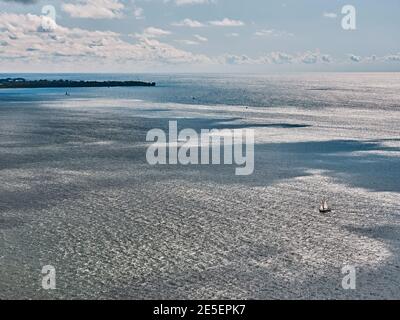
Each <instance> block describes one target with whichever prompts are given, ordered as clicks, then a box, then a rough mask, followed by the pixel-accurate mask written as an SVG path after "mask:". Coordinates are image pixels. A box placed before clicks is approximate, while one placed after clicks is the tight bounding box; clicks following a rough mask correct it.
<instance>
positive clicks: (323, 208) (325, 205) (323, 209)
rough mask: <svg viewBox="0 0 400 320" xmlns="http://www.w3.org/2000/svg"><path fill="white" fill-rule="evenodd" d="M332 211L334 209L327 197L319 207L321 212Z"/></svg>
mask: <svg viewBox="0 0 400 320" xmlns="http://www.w3.org/2000/svg"><path fill="white" fill-rule="evenodd" d="M331 211H332V209H331V208H330V207H329V205H328V201H326V200H325V199H324V200H322V202H321V206H320V207H319V212H321V213H328V212H331Z"/></svg>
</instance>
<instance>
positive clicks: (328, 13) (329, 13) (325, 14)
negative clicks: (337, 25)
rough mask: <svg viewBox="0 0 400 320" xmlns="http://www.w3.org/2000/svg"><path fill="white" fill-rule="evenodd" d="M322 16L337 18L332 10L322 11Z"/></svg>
mask: <svg viewBox="0 0 400 320" xmlns="http://www.w3.org/2000/svg"><path fill="white" fill-rule="evenodd" d="M322 16H323V17H324V18H330V19H336V18H337V14H336V13H334V12H324V13H323V14H322Z"/></svg>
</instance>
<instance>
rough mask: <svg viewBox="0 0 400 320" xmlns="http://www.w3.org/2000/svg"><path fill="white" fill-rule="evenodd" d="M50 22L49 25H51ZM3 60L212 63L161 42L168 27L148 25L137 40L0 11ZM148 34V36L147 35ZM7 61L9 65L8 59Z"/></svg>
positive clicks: (75, 63)
mask: <svg viewBox="0 0 400 320" xmlns="http://www.w3.org/2000/svg"><path fill="white" fill-rule="evenodd" d="M48 26H49V27H48ZM0 29H1V30H2V32H1V33H0V44H1V46H0V61H2V62H3V63H4V61H9V62H10V61H17V62H18V63H20V64H23V63H27V64H29V65H30V66H31V65H32V64H38V65H42V66H47V65H54V66H56V67H59V66H60V65H63V64H68V65H69V66H71V67H72V68H76V67H85V66H86V65H88V64H95V65H99V66H103V65H104V64H105V63H109V64H110V65H114V66H115V65H118V64H121V65H124V66H129V65H131V66H135V65H136V64H137V62H141V64H140V65H142V64H147V65H159V64H162V65H165V64H180V63H182V64H203V63H210V61H211V60H210V59H209V58H208V57H206V56H204V55H197V54H193V53H190V52H187V51H183V50H180V49H177V48H175V47H173V46H172V45H169V44H166V43H162V42H160V41H158V40H156V39H154V37H156V36H161V35H166V34H169V32H168V31H165V30H162V29H157V28H147V29H146V30H145V32H144V33H143V35H142V37H140V38H139V39H138V41H137V42H136V43H130V42H127V41H124V40H122V37H121V35H120V34H119V33H116V32H111V31H88V30H85V29H79V28H72V29H71V28H66V27H62V26H60V25H57V24H56V23H55V22H54V21H53V22H52V23H50V24H47V22H46V20H45V18H43V17H40V16H37V15H32V14H27V15H18V14H6V13H2V14H0ZM144 35H147V36H148V37H145V36H144ZM6 65H9V64H8V62H7V63H6Z"/></svg>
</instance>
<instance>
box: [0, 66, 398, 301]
mask: <svg viewBox="0 0 400 320" xmlns="http://www.w3.org/2000/svg"><path fill="white" fill-rule="evenodd" d="M7 76H12V75H1V76H0V77H1V78H3V77H7ZM18 76H21V75H18ZM22 76H25V77H26V78H36V79H37V78H54V79H59V78H63V79H65V78H69V79H84V80H86V79H94V80H106V79H107V80H108V79H118V80H129V79H131V80H136V79H140V80H149V81H156V82H157V84H158V86H157V87H156V88H81V89H78V88H74V89H69V90H68V91H69V92H70V96H65V90H63V89H58V88H56V89H14V90H11V89H10V90H1V91H0V181H1V183H0V241H1V242H0V267H1V268H0V298H2V299H7V298H29V299H44V298H67V299H73V298H85V299H90V298H112V299H117V298H128V299H129V298H134V299H150V298H152V299H153V298H160V299H170V298H178V299H181V298H194V299H203V298H207V299H209V298H212V299H213V298H217V299H223V298H235V299H236V298H239V299H269V298H300V299H306V298H313V299H315V298H343V299H346V298H357V299H363V298H367V299H373V298H400V289H399V288H400V276H399V274H400V255H399V254H400V242H399V240H400V232H399V231H400V221H399V214H400V197H399V193H400V183H399V181H400V129H399V123H400V74H395V73H393V74H390V73H388V74H334V73H332V74H293V75H268V76H254V75H236V76H232V75H134V76H128V75H95V74H92V75H88V74H84V75H22ZM169 120H178V124H179V127H180V128H193V129H195V130H198V131H199V130H201V129H211V128H219V129H223V128H230V129H231V128H247V127H248V128H254V130H255V132H256V147H255V150H256V151H255V173H254V175H252V176H248V177H238V176H235V174H234V172H235V171H234V169H235V168H234V167H232V166H159V167H157V166H156V167H152V166H149V165H148V164H147V162H146V159H145V153H146V147H147V144H146V141H145V140H146V139H145V137H146V133H147V132H148V131H149V130H150V129H153V128H162V129H167V128H168V121H169ZM322 197H326V198H328V199H329V200H330V202H331V204H332V206H333V208H334V211H333V212H332V213H331V214H329V215H322V214H320V213H319V212H318V204H319V201H320V199H321V198H322ZM44 265H53V266H54V267H55V268H56V272H57V290H55V291H51V292H48V291H44V290H42V289H41V279H42V278H41V269H42V267H43V266H44ZM344 265H353V266H356V268H357V289H356V290H353V291H345V290H343V289H342V286H341V282H342V277H343V275H342V274H341V268H342V267H343V266H344Z"/></svg>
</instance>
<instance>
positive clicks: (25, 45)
mask: <svg viewBox="0 0 400 320" xmlns="http://www.w3.org/2000/svg"><path fill="white" fill-rule="evenodd" d="M349 8H350V9H349ZM399 13H400V1H399V0H385V1H377V0H346V1H339V0H282V1H277V0H246V1H243V0H54V1H50V0H0V72H153V73H158V72H246V73H254V72H280V71H285V72H291V71H366V72H369V71H389V72H392V71H393V72H395V71H396V72H397V71H400V41H399V40H400V39H399V31H400V19H399Z"/></svg>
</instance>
